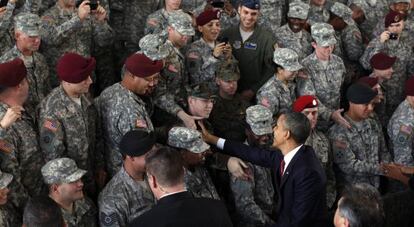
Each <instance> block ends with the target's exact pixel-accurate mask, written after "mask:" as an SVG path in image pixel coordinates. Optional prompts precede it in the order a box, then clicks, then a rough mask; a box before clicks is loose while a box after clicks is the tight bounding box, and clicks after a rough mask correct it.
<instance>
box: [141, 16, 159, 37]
mask: <svg viewBox="0 0 414 227" xmlns="http://www.w3.org/2000/svg"><path fill="white" fill-rule="evenodd" d="M144 32H145V35H147V34H158V33H161V22H160V21H159V19H158V18H156V17H154V16H153V15H149V16H148V18H147V21H146V22H145V30H144Z"/></svg>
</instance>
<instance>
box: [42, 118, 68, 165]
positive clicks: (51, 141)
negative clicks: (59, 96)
mask: <svg viewBox="0 0 414 227" xmlns="http://www.w3.org/2000/svg"><path fill="white" fill-rule="evenodd" d="M39 137H40V141H39V143H40V147H41V148H42V151H43V155H44V157H45V160H46V161H49V160H52V159H56V158H61V157H63V156H64V152H65V150H66V145H65V143H64V141H63V140H64V138H65V132H64V129H63V125H62V123H61V122H60V121H58V120H57V118H56V117H55V116H52V115H43V116H42V115H40V117H39Z"/></svg>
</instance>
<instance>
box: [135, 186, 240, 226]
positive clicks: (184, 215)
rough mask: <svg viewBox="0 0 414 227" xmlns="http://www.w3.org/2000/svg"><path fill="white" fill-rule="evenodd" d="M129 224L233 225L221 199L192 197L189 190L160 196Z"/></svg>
mask: <svg viewBox="0 0 414 227" xmlns="http://www.w3.org/2000/svg"><path fill="white" fill-rule="evenodd" d="M129 226H131V227H133V226H137V227H141V226H151V227H158V226H159V227H161V226H171V227H185V226H188V227H190V226H195V227H198V226H206V227H207V226H215V227H216V226H217V227H220V226H222V227H228V226H233V225H232V223H231V220H230V217H229V215H228V213H227V210H226V208H225V206H224V204H223V203H222V202H221V201H219V200H214V199H206V198H193V196H192V195H191V194H190V193H189V192H180V193H177V194H172V195H169V196H166V197H163V198H161V199H160V200H158V203H157V204H156V205H155V206H154V207H153V208H152V209H151V210H149V211H148V212H146V213H144V214H143V215H141V216H139V217H138V218H136V219H135V220H134V221H132V222H131V223H130V225H129Z"/></svg>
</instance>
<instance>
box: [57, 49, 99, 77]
mask: <svg viewBox="0 0 414 227" xmlns="http://www.w3.org/2000/svg"><path fill="white" fill-rule="evenodd" d="M95 65H96V62H95V58H85V57H83V56H81V55H79V54H75V53H66V54H64V55H63V56H62V57H61V58H60V59H59V61H58V63H57V66H56V71H57V74H58V76H59V79H61V80H63V81H65V82H68V83H71V84H77V83H80V82H82V81H84V80H85V79H86V78H88V76H90V75H91V73H92V71H93V70H94V69H95Z"/></svg>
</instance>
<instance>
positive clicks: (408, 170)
mask: <svg viewBox="0 0 414 227" xmlns="http://www.w3.org/2000/svg"><path fill="white" fill-rule="evenodd" d="M381 169H382V171H383V173H384V176H386V177H389V178H392V179H395V180H398V181H400V182H402V183H403V184H405V185H408V181H409V180H410V177H411V175H413V174H414V167H409V166H404V165H401V164H397V163H384V164H381Z"/></svg>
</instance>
